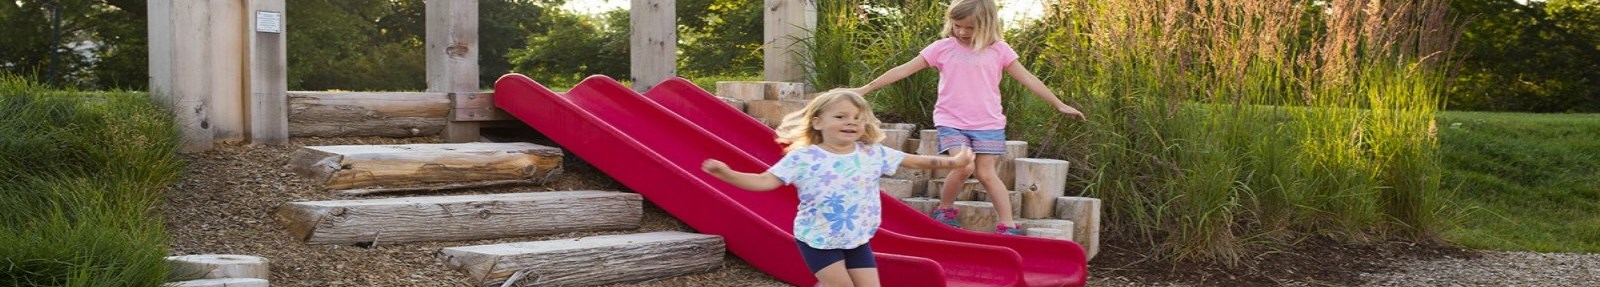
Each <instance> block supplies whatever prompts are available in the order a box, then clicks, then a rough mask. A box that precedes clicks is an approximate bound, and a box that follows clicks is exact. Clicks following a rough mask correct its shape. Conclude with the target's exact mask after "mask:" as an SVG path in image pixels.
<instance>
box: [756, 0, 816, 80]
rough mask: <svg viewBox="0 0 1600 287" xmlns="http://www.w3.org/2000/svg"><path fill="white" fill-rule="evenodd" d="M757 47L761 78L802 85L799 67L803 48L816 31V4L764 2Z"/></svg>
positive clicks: (802, 70)
mask: <svg viewBox="0 0 1600 287" xmlns="http://www.w3.org/2000/svg"><path fill="white" fill-rule="evenodd" d="M764 4H765V5H764V6H763V7H765V9H763V10H762V11H765V12H764V13H765V15H764V16H765V17H763V19H764V20H763V21H764V23H763V25H762V27H764V28H762V36H761V41H762V42H761V43H762V46H763V49H762V50H763V55H762V58H763V59H764V60H763V61H762V63H763V71H764V74H765V76H764V78H765V79H766V80H768V81H779V82H805V80H806V77H805V76H806V70H805V66H804V65H802V63H803V62H802V60H803V59H804V57H802V55H804V54H805V53H808V52H807V51H805V45H801V44H800V41H799V40H800V39H805V38H810V37H811V31H814V30H816V28H817V3H816V0H765V3H764Z"/></svg>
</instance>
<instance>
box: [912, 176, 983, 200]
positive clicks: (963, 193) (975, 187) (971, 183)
mask: <svg viewBox="0 0 1600 287" xmlns="http://www.w3.org/2000/svg"><path fill="white" fill-rule="evenodd" d="M943 189H944V179H942V178H941V179H933V180H928V189H927V191H928V193H926V194H927V195H928V197H932V198H940V197H941V196H943V195H942V194H940V191H942V190H943ZM981 190H983V185H982V184H978V179H975V178H968V179H967V180H966V181H964V182H962V185H961V189H960V191H959V192H956V201H972V200H978V193H979V192H982V191H981Z"/></svg>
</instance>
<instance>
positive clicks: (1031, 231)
mask: <svg viewBox="0 0 1600 287" xmlns="http://www.w3.org/2000/svg"><path fill="white" fill-rule="evenodd" d="M1022 234H1023V235H1026V236H1030V237H1039V238H1049V239H1059V240H1066V241H1072V230H1070V229H1055V228H1039V227H1033V228H1023V229H1022Z"/></svg>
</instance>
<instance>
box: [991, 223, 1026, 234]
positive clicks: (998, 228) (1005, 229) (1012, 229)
mask: <svg viewBox="0 0 1600 287" xmlns="http://www.w3.org/2000/svg"><path fill="white" fill-rule="evenodd" d="M994 234H999V235H1022V229H1021V228H1017V226H1016V225H1012V226H1005V225H1004V224H1002V225H995V226H994Z"/></svg>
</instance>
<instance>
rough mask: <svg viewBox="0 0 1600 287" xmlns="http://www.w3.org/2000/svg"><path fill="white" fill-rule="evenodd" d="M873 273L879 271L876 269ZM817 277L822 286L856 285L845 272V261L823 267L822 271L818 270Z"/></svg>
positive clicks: (848, 286) (841, 286) (843, 286)
mask: <svg viewBox="0 0 1600 287" xmlns="http://www.w3.org/2000/svg"><path fill="white" fill-rule="evenodd" d="M873 271H877V270H876V269H874V270H873ZM874 274H876V273H874ZM816 275H817V281H819V282H818V283H822V286H826V287H850V286H855V283H852V282H853V281H851V280H850V277H851V276H850V275H851V274H850V273H848V272H845V270H844V260H839V261H838V262H834V263H833V264H828V267H823V268H822V270H817V273H816Z"/></svg>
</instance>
